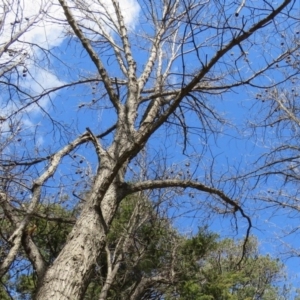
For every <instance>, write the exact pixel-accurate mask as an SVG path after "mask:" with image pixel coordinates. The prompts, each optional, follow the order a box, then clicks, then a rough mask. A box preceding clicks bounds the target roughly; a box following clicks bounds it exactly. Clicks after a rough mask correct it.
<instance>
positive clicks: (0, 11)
mask: <svg viewBox="0 0 300 300" xmlns="http://www.w3.org/2000/svg"><path fill="white" fill-rule="evenodd" d="M4 1H5V5H1V4H0V15H2V16H3V18H2V20H1V22H2V29H1V30H0V75H1V72H2V73H3V72H4V70H6V69H7V68H9V67H15V66H16V65H19V66H20V65H24V67H22V68H20V72H21V73H22V70H23V68H24V69H27V70H28V73H29V74H30V75H28V76H27V77H26V78H24V80H21V81H17V82H18V84H20V85H21V87H22V89H24V88H25V89H27V90H28V91H30V93H31V94H33V95H34V94H35V95H36V94H39V93H40V92H42V91H44V90H46V89H50V88H53V87H57V86H60V85H62V84H64V82H63V81H62V80H61V79H60V78H59V72H58V75H54V74H53V72H51V70H49V69H47V67H45V66H44V67H43V68H41V67H39V66H37V65H36V64H35V62H36V61H38V60H40V59H43V54H42V53H43V52H42V50H40V48H39V47H41V48H43V50H45V51H47V50H51V49H52V48H53V47H59V46H60V45H61V43H62V42H63V41H64V39H65V38H66V20H65V16H64V13H63V10H62V8H61V6H60V5H59V3H58V1H57V0H52V1H51V0H50V1H47V0H34V1H32V0H23V1H15V0H4ZM74 2H75V3H78V5H85V6H86V7H89V8H92V10H93V11H97V14H94V15H97V16H98V17H99V18H100V19H101V20H102V21H100V23H101V24H102V25H103V20H104V18H105V17H104V14H105V11H106V12H108V13H109V14H110V15H111V16H112V17H111V20H112V22H113V21H115V20H116V17H115V14H114V9H113V5H112V2H111V1H110V0H99V1H95V0H75V1H72V2H71V1H69V3H70V7H74ZM119 3H120V7H121V11H122V14H123V16H124V19H125V24H126V26H127V27H128V28H129V29H134V27H135V25H136V21H137V20H138V14H139V11H140V7H139V4H138V2H137V1H136V0H122V1H119ZM4 7H6V8H4ZM73 12H74V14H76V18H77V19H78V18H81V21H80V23H81V24H83V25H85V26H93V27H95V29H96V27H97V26H98V25H97V20H96V19H94V20H87V19H86V18H84V15H83V13H82V12H80V11H79V10H78V9H77V10H76V11H75V10H74V9H73ZM98 21H99V20H98ZM98 23H99V22H98ZM0 24H1V23H0ZM0 28H1V25H0ZM68 28H69V26H68ZM108 28H109V27H107V26H106V25H105V30H106V31H107V32H108V33H109V34H111V35H113V31H111V30H109V29H108ZM23 30H25V32H24V33H23V34H22V35H20V36H18V38H17V40H16V41H14V42H13V43H11V39H12V38H13V39H14V37H17V35H18V34H20V32H22V31H23ZM32 45H36V46H32ZM37 46H38V47H37ZM5 48H7V50H8V51H3V50H4V49H5ZM49 59H51V58H50V57H49ZM49 65H51V62H50V64H49ZM37 78H38V79H37ZM35 79H37V80H35ZM4 98H5V97H4V96H3V97H2V100H1V96H0V108H2V112H1V115H3V114H5V113H6V115H7V114H10V113H11V112H12V111H14V110H15V109H16V108H17V107H19V105H16V102H15V103H14V102H13V101H15V100H14V99H12V100H13V101H11V103H7V102H6V103H3V101H4ZM48 101H49V100H48V98H43V99H41V100H40V102H39V105H41V106H43V107H44V108H46V107H47V106H48V105H49V103H48ZM39 111H40V109H39V108H38V107H37V106H36V105H32V106H29V107H28V108H27V109H26V110H24V112H26V113H27V114H28V113H31V114H33V115H35V114H37V113H38V112H39Z"/></svg>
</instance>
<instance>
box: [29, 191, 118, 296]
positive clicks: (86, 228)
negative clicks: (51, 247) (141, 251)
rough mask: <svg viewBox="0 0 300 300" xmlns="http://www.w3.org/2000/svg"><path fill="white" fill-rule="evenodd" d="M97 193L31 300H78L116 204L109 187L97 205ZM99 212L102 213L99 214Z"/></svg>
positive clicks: (97, 254) (99, 251)
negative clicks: (33, 299)
mask: <svg viewBox="0 0 300 300" xmlns="http://www.w3.org/2000/svg"><path fill="white" fill-rule="evenodd" d="M95 197H97V191H94V192H92V195H91V198H90V199H89V200H88V203H87V204H86V205H85V207H84V209H83V211H82V213H81V215H80V217H79V219H78V221H77V223H76V225H75V227H74V229H73V230H72V232H71V233H70V235H69V237H68V240H67V242H66V245H65V247H64V248H63V249H62V251H61V252H60V255H59V256H58V257H57V258H56V260H55V261H54V263H53V265H52V266H51V267H50V268H49V270H48V271H47V273H46V274H45V276H44V278H43V280H42V282H41V284H40V287H39V289H38V292H37V295H36V296H35V299H40V300H48V299H49V300H53V299H59V300H67V299H68V300H75V299H82V298H83V296H84V292H85V290H86V288H87V286H88V284H89V277H90V275H91V272H92V270H93V267H94V265H95V263H96V260H97V258H98V257H99V255H100V253H101V251H102V250H103V248H104V246H105V242H106V235H107V229H108V227H107V226H109V224H110V223H111V221H112V219H113V216H114V214H115V211H116V209H117V204H118V196H117V189H116V187H115V186H114V185H112V186H111V187H110V188H109V190H108V191H107V193H106V195H105V197H104V198H103V200H102V202H101V210H100V209H99V205H97V204H95V205H93V203H96V202H95ZM102 212H103V213H102Z"/></svg>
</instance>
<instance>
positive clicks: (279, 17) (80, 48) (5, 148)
mask: <svg viewBox="0 0 300 300" xmlns="http://www.w3.org/2000/svg"><path fill="white" fill-rule="evenodd" d="M124 3H125V2H123V1H122V2H119V1H117V0H111V1H104V0H99V1H94V2H93V1H91V2H90V1H81V0H76V1H73V2H72V4H71V3H69V2H67V1H65V0H59V1H58V2H57V3H56V2H54V1H53V3H50V2H49V3H48V4H47V5H48V6H47V7H41V8H40V9H39V10H38V13H36V14H35V19H32V20H31V17H30V18H29V23H28V24H27V23H26V24H27V25H26V26H24V27H20V29H18V31H17V32H15V28H19V27H18V26H21V25H19V24H23V23H22V22H23V20H25V21H27V19H28V17H27V16H26V15H25V13H24V12H25V10H22V8H20V9H19V10H18V9H16V8H15V7H16V6H15V3H14V2H13V1H12V2H11V3H7V4H5V5H4V6H3V8H2V12H3V15H4V16H5V13H4V12H5V11H6V9H10V8H11V9H12V14H13V15H14V16H15V19H14V20H15V21H14V22H13V25H11V26H12V28H11V29H10V31H9V32H10V36H9V38H8V40H7V41H6V43H4V44H3V45H4V48H3V51H2V52H1V53H2V54H3V55H4V53H5V51H6V52H7V53H8V55H9V57H10V53H12V54H13V55H15V54H14V53H15V52H14V51H17V50H14V48H13V47H14V45H16V46H15V47H16V49H19V48H17V47H19V45H26V46H27V47H28V52H30V55H31V56H29V58H28V59H30V60H31V63H28V66H27V69H28V70H29V71H26V72H23V71H22V72H23V74H27V73H28V74H29V75H30V80H28V81H25V80H24V81H22V80H21V79H22V78H20V77H21V76H20V75H21V74H20V68H19V66H20V64H21V65H22V64H23V60H22V59H21V61H20V62H19V61H18V56H16V57H15V56H14V60H11V61H10V60H9V58H8V60H6V61H5V62H4V63H3V67H2V65H1V74H2V78H3V80H2V81H1V88H2V89H3V90H5V93H4V96H3V99H1V105H2V108H3V111H4V112H5V113H4V114H2V113H1V125H0V126H1V139H3V141H5V142H3V143H2V145H1V150H2V152H1V194H0V195H1V200H0V203H1V207H2V211H1V213H3V215H4V216H6V218H7V219H8V220H9V222H10V224H11V235H10V236H9V237H8V238H7V239H5V242H6V245H5V246H6V248H5V249H6V250H5V253H4V255H3V258H2V260H1V263H2V264H1V268H0V270H1V275H3V274H5V273H6V272H8V271H9V268H10V266H11V265H12V263H13V262H14V260H15V258H16V256H17V254H18V252H19V251H20V250H21V247H23V248H24V250H25V252H26V253H27V255H28V258H29V260H30V262H31V264H32V266H33V268H34V269H35V270H36V273H37V276H38V291H37V294H36V299H82V298H83V296H84V293H85V290H86V288H87V286H88V284H89V280H90V275H91V272H92V270H93V267H94V265H95V263H96V260H97V258H98V257H99V256H100V254H101V252H102V251H105V243H106V237H107V234H108V232H109V229H110V226H111V223H112V221H113V219H114V216H115V213H116V211H117V208H118V206H119V204H120V202H121V201H122V200H123V199H124V198H125V197H126V196H128V195H130V194H133V193H136V192H141V191H144V190H159V191H160V190H168V191H170V190H171V191H178V193H183V192H184V191H185V190H186V191H188V193H190V195H191V197H193V193H199V195H201V196H199V198H201V197H202V198H201V199H202V201H199V202H198V205H201V206H202V205H203V207H201V209H202V210H203V211H207V212H208V213H222V214H225V215H227V214H231V215H232V216H233V217H234V218H235V219H236V221H238V220H239V219H244V220H245V222H246V224H247V228H246V230H245V235H246V240H247V237H248V236H249V232H250V228H251V219H250V217H249V216H248V215H247V212H246V211H245V210H244V205H243V201H244V200H245V198H244V195H243V187H242V185H239V184H238V183H237V181H236V177H230V176H228V177H227V176H226V173H227V172H226V171H225V172H223V173H222V174H219V175H217V174H215V172H214V168H213V167H214V163H213V162H212V163H210V164H209V165H208V166H207V165H206V167H205V168H202V164H204V165H205V162H203V161H202V158H201V156H200V155H199V153H204V152H205V151H207V150H209V149H210V147H211V145H210V144H211V143H213V142H214V140H215V139H216V137H217V134H218V132H221V131H222V130H223V128H224V127H225V126H226V125H227V123H228V121H227V120H226V119H225V117H224V116H223V115H222V111H219V112H218V110H217V108H215V107H214V105H213V102H214V101H216V100H217V99H218V98H219V97H222V95H225V93H228V92H230V91H232V90H234V89H238V88H239V87H249V88H251V87H256V88H259V84H258V82H260V81H261V82H264V81H265V80H266V79H265V78H266V77H267V76H268V75H269V74H270V72H272V71H273V70H274V69H275V68H276V64H278V63H280V62H281V61H282V60H283V59H286V58H287V57H289V56H290V55H293V54H294V53H296V51H297V50H298V48H299V42H296V43H294V42H292V40H288V42H287V43H286V45H285V47H280V45H278V43H276V42H274V40H276V38H277V37H280V36H281V35H285V34H287V28H286V26H287V25H285V24H288V31H289V32H291V31H295V30H296V29H295V28H296V22H299V20H297V17H298V13H299V12H298V11H297V9H296V8H295V7H294V6H295V4H296V1H291V0H289V1H281V2H280V3H279V4H277V5H274V4H273V3H272V1H269V2H268V1H259V2H257V1H243V2H242V3H240V2H230V3H228V1H196V0H164V1H137V2H135V1H129V2H128V3H129V4H128V5H127V6H126V5H125V4H124ZM126 3H127V2H126ZM131 14H132V15H131ZM132 16H133V17H134V18H135V19H136V20H135V22H136V23H135V24H133V20H132V19H131V18H130V17H132ZM21 17H22V19H21ZM32 18H33V17H32ZM39 18H41V19H39ZM2 19H3V21H2V23H1V24H4V25H3V26H8V24H7V22H10V20H9V19H6V18H2ZM21 21H22V22H21ZM19 22H21V23H19ZM30 22H31V23H30ZM47 24H52V25H53V26H56V27H53V28H59V29H56V31H55V30H54V29H53V28H52V27H50V29H49V28H48V27H47ZM1 26H2V25H1ZM31 26H36V27H37V28H43V30H44V31H47V30H48V32H51V30H53V31H55V32H56V33H57V34H56V39H54V41H52V42H50V41H49V40H48V39H46V42H45V43H43V42H42V41H41V39H37V38H34V39H33V38H32V39H30V40H26V39H25V40H20V38H19V36H21V35H22V33H23V32H31V31H30V27H31ZM36 40H37V41H36ZM58 45H59V47H57V46H58ZM20 49H22V48H20ZM61 49H64V50H61ZM18 51H19V52H20V51H21V50H18ZM19 52H18V55H21V54H20V53H21V52H20V53H19ZM22 55H24V53H23V54H22ZM70 57H72V59H70ZM258 58H259V59H258ZM254 60H255V62H254ZM81 61H83V63H82V64H81ZM42 71H43V72H44V73H43V72H42ZM298 71H299V70H295V74H297V73H298ZM6 74H10V75H6ZM41 74H44V77H42V76H39V75H41ZM22 76H23V75H22ZM265 76H266V77H265ZM25 77H29V76H25ZM26 79H28V78H26ZM50 79H51V80H50ZM284 80H285V79H284ZM50 81H51V82H50ZM280 81H283V79H282V78H279V77H278V78H274V83H273V85H274V86H276V84H277V83H278V82H280ZM49 82H50V83H49ZM263 88H265V87H263ZM11 103H13V105H9V104H11ZM4 108H6V109H5V110H4ZM74 108H75V109H74ZM61 110H62V111H63V110H64V114H62V111H61ZM37 112H38V113H39V115H38V116H37ZM93 112H96V115H95V114H94V115H93ZM84 113H86V116H88V120H87V119H85V118H84ZM97 113H99V114H100V113H101V115H99V114H98V115H97ZM26 125H27V126H26ZM41 125H42V126H41ZM84 128H85V129H84ZM169 136H172V139H171V140H172V148H173V149H172V152H173V153H175V151H176V150H175V147H176V146H177V145H179V144H180V147H178V152H182V154H183V155H185V157H186V160H185V161H184V163H183V164H182V167H183V170H181V169H180V167H179V164H178V165H177V166H175V167H174V166H173V165H172V162H171V160H170V159H169V157H168V154H167V151H166V152H165V153H163V155H164V156H163V158H162V159H160V160H159V161H156V163H155V164H154V166H153V167H150V166H147V167H146V168H145V166H141V165H139V160H138V159H137V158H138V157H139V155H143V151H144V149H147V148H151V149H156V150H157V149H159V147H163V146H164V144H168V143H169V140H168V139H169ZM28 137H30V138H31V139H30V140H29V139H28ZM199 140H200V141H201V143H202V144H200V143H199ZM17 143H19V144H17ZM157 153H159V150H158V151H157ZM196 154H198V155H196ZM160 155H161V154H159V156H160ZM143 172H145V173H147V174H143ZM130 174H131V175H130ZM132 174H135V175H136V176H133V175H132ZM145 178H146V179H145ZM176 189H177V190H176ZM86 190H89V192H88V194H87V195H88V196H87V197H85V198H84V199H81V198H82V195H83V194H84V191H86ZM70 198H71V199H72V200H73V201H74V199H81V200H82V201H81V203H82V204H81V208H80V214H79V216H77V217H76V222H75V224H74V226H73V228H72V231H71V233H70V234H69V236H68V238H67V240H66V243H65V246H64V247H63V249H62V250H61V251H60V253H59V255H58V256H57V258H56V259H55V261H54V262H53V263H52V264H51V265H47V263H45V260H44V258H43V256H42V254H41V253H40V252H39V249H38V247H36V245H35V243H34V240H33V239H32V236H31V235H30V234H29V233H30V232H29V231H28V230H29V229H28V226H29V225H30V221H31V219H32V217H33V216H34V215H36V216H39V217H41V218H43V217H44V218H50V217H51V215H45V214H43V213H42V212H41V211H39V208H40V205H41V203H43V204H45V203H46V204H47V203H48V204H49V203H53V202H56V203H61V204H63V203H65V202H66V199H70ZM83 200H84V201H83ZM73 205H74V203H73ZM52 217H53V216H52ZM64 221H66V220H64ZM241 259H242V257H241ZM103 293H105V292H104V291H103V292H102V294H103ZM101 297H102V298H101V299H105V295H104V296H103V295H101Z"/></svg>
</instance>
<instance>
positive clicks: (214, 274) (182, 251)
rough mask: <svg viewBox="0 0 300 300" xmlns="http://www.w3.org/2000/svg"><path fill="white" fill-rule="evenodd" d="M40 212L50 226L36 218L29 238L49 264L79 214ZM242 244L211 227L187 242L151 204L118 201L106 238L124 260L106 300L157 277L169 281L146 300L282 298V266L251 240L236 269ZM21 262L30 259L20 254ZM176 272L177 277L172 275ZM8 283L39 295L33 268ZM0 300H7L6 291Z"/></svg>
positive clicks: (103, 262) (98, 285)
mask: <svg viewBox="0 0 300 300" xmlns="http://www.w3.org/2000/svg"><path fill="white" fill-rule="evenodd" d="M40 211H42V213H43V214H44V215H46V216H47V218H48V220H46V219H43V218H34V219H33V223H34V224H35V225H36V226H37V230H36V232H34V234H33V236H32V237H33V239H34V242H35V243H36V245H37V246H38V247H39V249H40V251H41V253H42V255H43V256H44V258H45V260H46V261H47V262H48V263H49V264H50V263H51V262H53V260H54V259H55V258H56V257H57V255H58V253H59V251H60V249H61V248H62V247H63V245H64V243H65V241H66V239H67V235H68V233H69V232H70V230H71V224H68V223H66V222H60V219H65V220H66V219H71V218H72V216H73V215H74V214H73V212H71V211H67V210H65V209H64V208H62V207H60V206H58V205H51V206H47V207H42V208H41V210H40ZM49 218H52V221H49ZM242 243H243V241H240V242H235V241H234V240H232V239H223V240H221V239H220V238H219V236H218V235H217V234H215V233H212V232H210V231H209V230H208V228H199V230H198V232H197V233H196V234H195V235H194V236H191V237H186V236H183V235H181V234H179V233H178V232H177V231H176V230H175V229H174V228H172V226H171V224H170V223H169V221H168V220H167V219H165V218H163V217H162V216H160V215H159V214H158V213H157V212H156V211H155V210H154V209H153V207H152V205H151V202H150V201H149V200H148V199H141V198H139V197H137V196H132V197H130V198H127V199H125V200H124V201H123V202H122V203H121V205H120V207H119V209H118V212H117V215H116V218H115V219H114V221H113V222H112V224H111V229H110V232H109V234H108V238H107V251H109V253H110V255H111V257H113V256H114V257H117V256H118V255H119V256H118V257H119V258H120V259H121V261H120V265H119V269H118V272H117V276H116V277H115V278H114V280H113V283H112V285H111V287H110V289H109V291H108V295H107V299H110V300H119V299H127V298H129V297H130V294H131V293H132V292H133V291H134V289H135V287H136V286H137V285H138V284H139V283H140V282H141V281H142V280H143V279H153V278H155V276H158V275H161V276H164V277H165V280H164V281H163V282H156V281H155V280H153V281H151V284H150V285H148V286H147V288H145V290H144V291H143V293H142V294H141V299H160V297H163V298H164V299H169V300H171V299H178V300H248V299H249V300H250V299H251V300H253V299H261V300H271V299H272V300H273V299H280V293H281V292H280V289H279V288H278V287H277V286H276V282H277V280H281V279H282V269H283V266H282V264H281V263H280V262H279V261H277V260H274V259H272V258H271V257H269V256H262V255H259V253H258V250H257V242H256V240H255V239H254V238H251V239H250V241H249V242H248V244H247V247H246V253H245V259H244V260H243V261H242V262H241V263H240V264H239V265H238V264H237V263H238V262H239V261H240V258H241V253H242V248H243V247H242V246H243V245H242ZM120 245H121V247H120ZM107 254H108V252H106V253H105V252H103V254H102V255H101V257H99V259H98V266H101V267H96V268H95V270H94V272H93V274H92V276H91V283H90V285H89V287H88V289H87V291H86V294H85V298H84V299H85V300H95V299H98V298H99V293H100V292H101V289H102V286H103V284H104V282H105V279H106V276H107V274H108V262H107V258H108V257H107ZM20 260H26V257H25V256H24V254H23V253H21V254H20ZM171 270H172V272H171ZM171 273H172V277H171V276H169V275H170V274H171ZM5 283H6V286H10V288H9V289H10V290H11V291H12V290H13V291H14V293H17V294H18V295H20V299H31V298H32V297H33V295H34V291H35V289H36V281H35V273H34V272H33V270H31V269H29V271H28V272H27V273H26V274H25V273H22V274H21V275H19V276H18V278H17V279H16V278H15V279H14V280H11V279H9V278H6V280H5ZM12 283H14V284H15V287H14V288H12V287H11V285H12ZM0 299H4V300H6V299H10V298H7V293H6V292H5V290H4V289H3V288H2V289H0Z"/></svg>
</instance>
